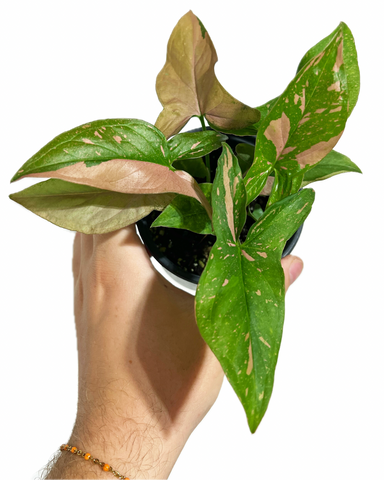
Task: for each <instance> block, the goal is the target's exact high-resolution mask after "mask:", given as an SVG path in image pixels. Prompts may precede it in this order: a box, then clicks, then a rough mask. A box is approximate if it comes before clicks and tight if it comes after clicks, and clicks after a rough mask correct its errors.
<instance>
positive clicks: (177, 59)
mask: <svg viewBox="0 0 384 480" xmlns="http://www.w3.org/2000/svg"><path fill="white" fill-rule="evenodd" d="M216 62H217V54H216V50H215V47H214V46H213V43H212V40H211V38H210V36H209V34H208V32H207V31H206V29H205V28H204V26H203V24H202V23H201V21H200V20H199V19H198V18H197V17H196V16H195V15H194V14H193V13H192V11H189V12H188V13H187V14H186V15H184V16H183V17H182V18H181V19H180V20H179V22H178V23H177V25H176V27H175V28H174V30H173V32H172V34H171V37H170V39H169V42H168V47H167V59H166V63H165V65H164V67H163V69H162V70H161V71H160V73H159V75H158V76H157V80H156V92H157V95H158V97H159V100H160V102H161V104H162V106H163V111H162V112H161V113H160V115H159V117H158V119H157V120H156V127H157V128H159V129H160V130H161V131H162V132H163V133H164V135H165V136H166V137H167V138H169V137H171V136H172V135H175V134H176V133H178V132H180V130H181V129H182V128H183V126H184V125H185V124H186V123H187V122H188V121H189V119H190V118H191V117H193V116H197V117H201V116H203V115H204V116H205V118H206V119H207V121H208V123H209V124H210V125H211V126H212V128H214V129H215V130H218V131H221V132H224V133H227V132H231V133H237V134H239V135H247V134H252V133H254V132H255V129H254V127H253V124H254V123H256V122H257V121H258V120H259V118H260V114H259V112H258V110H256V109H255V108H251V107H248V106H246V105H244V104H243V103H241V102H239V101H238V100H236V99H235V98H234V97H232V96H231V95H230V94H229V93H228V92H227V91H226V90H225V89H224V88H223V87H222V85H221V84H220V83H219V81H218V80H217V78H216V75H215V72H214V66H215V63H216Z"/></svg>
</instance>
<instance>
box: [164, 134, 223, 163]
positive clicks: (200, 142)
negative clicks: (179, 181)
mask: <svg viewBox="0 0 384 480" xmlns="http://www.w3.org/2000/svg"><path fill="white" fill-rule="evenodd" d="M227 138H228V137H227V136H226V135H222V134H220V133H217V132H215V131H212V130H206V131H205V132H187V133H179V134H178V135H175V136H174V137H172V138H171V139H170V140H169V141H168V146H169V151H170V160H171V163H172V162H174V161H175V160H183V159H191V158H199V157H200V158H201V157H204V155H208V154H209V153H211V152H212V151H213V150H217V149H218V148H220V147H221V142H224V141H225V140H227Z"/></svg>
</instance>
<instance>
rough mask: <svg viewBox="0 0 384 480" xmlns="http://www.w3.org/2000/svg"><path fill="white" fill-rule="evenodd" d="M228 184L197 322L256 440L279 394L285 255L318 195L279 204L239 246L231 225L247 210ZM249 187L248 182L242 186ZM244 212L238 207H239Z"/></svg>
mask: <svg viewBox="0 0 384 480" xmlns="http://www.w3.org/2000/svg"><path fill="white" fill-rule="evenodd" d="M218 168H219V170H220V171H221V172H222V174H223V178H224V182H223V181H221V182H219V181H216V179H215V182H214V184H213V189H212V205H213V223H214V225H215V233H216V234H217V241H216V243H215V244H214V246H213V247H212V250H211V252H210V256H209V260H208V263H207V265H206V267H205V269H204V271H203V274H202V276H201V278H200V282H199V285H198V288H197V293H196V304H195V310H196V318H197V324H198V326H199V330H200V332H201V335H202V337H203V338H204V340H205V341H206V342H207V344H208V345H209V347H210V348H211V350H212V351H213V353H214V354H215V355H216V357H217V358H218V360H219V361H220V363H221V366H222V367H223V370H224V372H225V375H226V376H227V378H228V380H229V382H230V383H231V385H232V387H233V389H234V390H235V392H236V394H237V396H238V397H239V399H240V401H241V403H242V405H243V407H244V410H245V413H246V415H247V420H248V425H249V428H250V431H251V432H252V433H254V432H255V431H256V429H257V427H258V425H259V423H260V421H261V420H262V418H263V416H264V414H265V411H266V409H267V406H268V403H269V400H270V397H271V394H272V388H273V382H274V374H275V368H276V362H277V357H278V353H279V348H280V343H281V337H282V330H283V322H284V295H285V290H284V272H283V269H282V267H281V254H282V251H283V248H284V245H285V243H286V241H287V240H288V239H289V238H290V237H291V236H292V234H293V233H294V232H295V231H296V230H297V228H298V227H299V226H300V225H301V224H302V222H303V221H304V220H305V218H306V217H307V215H308V214H309V212H310V210H311V207H312V203H313V200H314V192H313V190H310V189H306V190H302V191H301V192H299V193H297V194H295V195H293V196H291V197H288V198H285V199H283V200H281V201H280V202H278V203H275V204H274V205H273V206H272V207H271V208H269V209H267V210H266V212H265V213H264V215H263V216H262V217H261V218H260V219H259V221H258V222H257V223H256V224H255V225H254V226H253V227H252V229H251V230H250V232H249V234H248V238H247V240H246V241H245V242H244V243H243V244H241V243H240V242H239V241H238V239H236V240H233V239H232V236H231V235H230V234H231V230H232V229H231V227H230V224H231V223H235V222H236V218H238V217H239V216H241V215H240V213H239V212H238V208H241V209H242V211H243V212H244V211H245V205H244V204H242V205H241V206H239V203H240V202H237V204H236V201H235V200H234V198H235V197H234V196H232V199H233V203H232V206H230V207H229V208H228V205H229V202H228V199H226V191H227V190H226V189H225V187H224V185H225V184H228V183H230V175H228V173H227V174H225V172H224V169H223V162H222V163H221V166H219V167H218ZM240 182H242V180H241V181H240ZM238 206H239V207H238Z"/></svg>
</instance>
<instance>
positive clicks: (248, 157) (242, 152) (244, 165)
mask: <svg viewBox="0 0 384 480" xmlns="http://www.w3.org/2000/svg"><path fill="white" fill-rule="evenodd" d="M236 156H237V159H238V161H239V165H240V168H241V171H242V173H243V175H244V174H245V173H247V171H248V170H249V169H250V167H251V165H252V162H253V157H254V156H255V146H254V145H249V144H248V143H238V144H237V145H236Z"/></svg>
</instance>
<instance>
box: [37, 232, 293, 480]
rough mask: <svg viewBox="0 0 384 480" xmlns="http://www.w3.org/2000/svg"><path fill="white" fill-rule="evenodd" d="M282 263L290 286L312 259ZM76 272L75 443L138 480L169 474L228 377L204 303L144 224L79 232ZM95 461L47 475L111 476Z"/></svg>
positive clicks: (65, 457)
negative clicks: (148, 240) (207, 330)
mask: <svg viewBox="0 0 384 480" xmlns="http://www.w3.org/2000/svg"><path fill="white" fill-rule="evenodd" d="M282 266H283V268H284V272H285V278H286V289H287V288H288V287H289V285H290V284H291V283H293V281H294V280H295V279H296V278H297V276H298V275H299V274H300V273H301V270H302V262H301V260H300V259H298V258H297V257H293V256H288V257H286V258H284V259H283V260H282ZM73 274H74V281H75V323H76V331H77V342H78V355H79V399H78V413H77V418H76V423H75V427H74V430H73V433H72V436H71V439H70V440H69V442H68V443H70V444H71V445H75V446H76V447H77V448H80V449H82V450H83V451H89V452H90V453H92V455H93V456H94V457H97V458H99V459H101V460H103V461H105V462H108V463H109V464H111V465H112V466H113V468H114V469H115V470H118V471H119V472H125V473H126V474H129V475H130V476H132V477H134V478H148V476H149V477H150V478H167V477H168V475H169V473H170V471H171V469H172V467H173V465H174V463H175V462H176V459H177V457H178V455H179V454H180V452H181V450H182V448H183V446H184V444H185V442H186V441H187V439H188V437H189V435H190V434H191V433H192V431H193V430H194V429H195V428H196V426H197V425H198V424H199V423H200V421H201V420H202V419H203V418H204V416H205V415H206V413H207V412H208V411H209V409H210V408H211V407H212V405H213V404H214V402H215V400H216V398H217V396H218V394H219V391H220V388H221V385H222V382H223V377H224V374H223V370H222V368H221V366H220V363H219V362H218V360H217V358H216V357H215V356H214V354H213V353H212V351H211V350H210V349H209V347H208V346H207V345H206V343H205V342H204V340H203V339H202V337H201V335H200V333H199V330H198V328H197V325H196V321H195V315H194V297H193V296H191V295H189V294H187V293H185V292H183V291H181V290H179V289H177V288H176V287H174V286H173V285H171V284H170V283H169V282H167V281H166V280H165V279H164V278H163V277H161V276H160V274H158V273H157V272H156V270H155V269H154V268H153V266H152V264H151V262H150V260H149V257H148V254H147V252H146V250H145V247H144V246H143V245H142V243H141V241H140V239H139V238H138V236H137V235H136V232H135V229H134V226H130V227H127V228H124V229H121V230H119V231H117V232H112V233H110V234H104V235H85V234H79V233H77V234H76V237H75V242H74V256H73ZM290 275H291V276H290ZM86 463H87V462H84V461H83V460H82V459H79V458H76V455H75V456H74V455H69V454H68V453H67V452H63V454H62V456H61V458H60V459H59V460H58V462H57V465H56V466H55V467H54V468H56V471H54V470H52V472H51V474H50V476H48V477H47V478H76V477H75V475H77V474H78V472H81V473H83V472H84V473H86V474H87V475H88V476H89V475H91V473H92V474H97V475H99V476H97V477H94V478H110V476H111V475H110V474H108V473H104V472H102V471H101V470H100V469H97V468H96V466H94V465H88V464H86ZM85 468H87V470H79V469H85ZM53 474H55V475H56V476H51V475H53ZM58 475H65V476H60V477H59V476H58ZM67 475H69V476H67Z"/></svg>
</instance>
